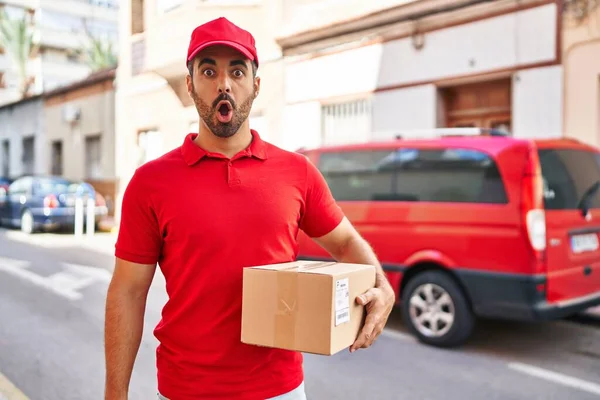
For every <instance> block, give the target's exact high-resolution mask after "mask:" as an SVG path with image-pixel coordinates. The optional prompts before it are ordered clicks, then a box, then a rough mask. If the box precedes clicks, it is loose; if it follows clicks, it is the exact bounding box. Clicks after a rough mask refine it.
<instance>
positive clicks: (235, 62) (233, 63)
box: [229, 60, 248, 68]
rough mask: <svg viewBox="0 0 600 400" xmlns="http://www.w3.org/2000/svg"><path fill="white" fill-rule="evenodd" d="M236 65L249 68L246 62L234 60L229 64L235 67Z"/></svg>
mask: <svg viewBox="0 0 600 400" xmlns="http://www.w3.org/2000/svg"><path fill="white" fill-rule="evenodd" d="M234 65H241V66H243V67H244V68H248V66H247V65H246V62H245V61H244V60H233V61H231V62H230V63H229V66H231V67H233V66H234Z"/></svg>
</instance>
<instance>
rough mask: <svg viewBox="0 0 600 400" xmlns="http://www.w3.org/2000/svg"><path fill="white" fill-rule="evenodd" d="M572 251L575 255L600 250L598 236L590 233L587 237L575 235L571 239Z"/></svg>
mask: <svg viewBox="0 0 600 400" xmlns="http://www.w3.org/2000/svg"><path fill="white" fill-rule="evenodd" d="M571 249H572V250H573V253H583V252H586V251H596V250H598V235H597V234H595V233H590V234H587V235H575V236H572V237H571Z"/></svg>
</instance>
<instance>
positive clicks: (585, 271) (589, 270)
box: [583, 265, 592, 276]
mask: <svg viewBox="0 0 600 400" xmlns="http://www.w3.org/2000/svg"><path fill="white" fill-rule="evenodd" d="M583 274H584V275H585V276H588V275H591V274H592V267H590V266H589V265H586V266H585V267H583Z"/></svg>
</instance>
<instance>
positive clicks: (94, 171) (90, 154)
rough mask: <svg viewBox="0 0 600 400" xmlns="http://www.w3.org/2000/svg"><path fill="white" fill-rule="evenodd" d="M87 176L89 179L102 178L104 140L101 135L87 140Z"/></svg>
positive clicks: (89, 137)
mask: <svg viewBox="0 0 600 400" xmlns="http://www.w3.org/2000/svg"><path fill="white" fill-rule="evenodd" d="M85 175H86V177H87V178H88V179H101V178H102V139H101V136H100V135H96V136H88V137H86V138H85Z"/></svg>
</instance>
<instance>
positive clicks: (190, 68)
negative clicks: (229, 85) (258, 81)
mask: <svg viewBox="0 0 600 400" xmlns="http://www.w3.org/2000/svg"><path fill="white" fill-rule="evenodd" d="M251 64H252V77H253V78H256V71H257V70H258V65H256V61H252V62H251ZM187 68H188V72H189V73H190V76H191V77H192V78H193V77H194V59H191V60H190V61H188V63H187Z"/></svg>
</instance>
